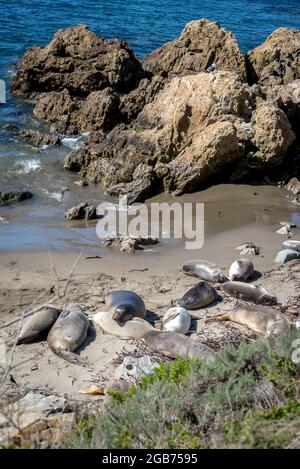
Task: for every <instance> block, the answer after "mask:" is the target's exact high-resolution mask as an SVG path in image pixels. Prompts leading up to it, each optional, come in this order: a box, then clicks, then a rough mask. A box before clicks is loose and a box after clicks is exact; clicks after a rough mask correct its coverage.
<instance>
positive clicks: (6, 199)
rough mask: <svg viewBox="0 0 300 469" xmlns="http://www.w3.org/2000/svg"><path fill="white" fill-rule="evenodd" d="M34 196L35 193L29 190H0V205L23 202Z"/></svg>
mask: <svg viewBox="0 0 300 469" xmlns="http://www.w3.org/2000/svg"><path fill="white" fill-rule="evenodd" d="M32 197H33V194H32V193H31V192H29V191H15V192H0V205H6V204H13V203H16V202H22V201H23V200H27V199H31V198H32Z"/></svg>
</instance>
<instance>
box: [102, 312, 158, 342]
mask: <svg viewBox="0 0 300 469" xmlns="http://www.w3.org/2000/svg"><path fill="white" fill-rule="evenodd" d="M93 321H94V322H95V323H96V324H98V325H99V326H100V327H101V329H102V330H103V331H104V332H106V333H107V334H111V335H114V336H116V337H119V338H120V339H140V338H141V337H143V336H144V335H145V334H146V333H147V332H149V331H151V330H155V329H154V327H153V326H151V324H150V323H149V322H147V321H145V319H142V318H138V317H134V318H132V319H130V320H128V321H124V322H121V323H119V322H117V321H115V320H114V319H113V317H112V315H111V313H109V312H107V311H99V312H97V313H96V314H94V316H93Z"/></svg>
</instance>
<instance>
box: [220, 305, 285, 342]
mask: <svg viewBox="0 0 300 469" xmlns="http://www.w3.org/2000/svg"><path fill="white" fill-rule="evenodd" d="M217 319H218V320H219V321H233V322H236V323H238V324H242V325H243V326H247V327H249V329H252V330H253V331H254V332H257V333H258V334H262V335H264V336H269V335H279V334H281V333H282V332H284V331H286V330H289V329H290V327H291V323H290V322H289V321H288V320H287V318H286V317H285V316H284V315H283V314H282V313H280V312H279V311H277V310H275V309H273V308H270V307H268V306H236V307H235V308H233V309H232V310H231V311H228V312H227V313H225V314H222V315H221V316H218V317H217Z"/></svg>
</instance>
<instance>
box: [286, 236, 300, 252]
mask: <svg viewBox="0 0 300 469" xmlns="http://www.w3.org/2000/svg"><path fill="white" fill-rule="evenodd" d="M282 246H283V248H284V249H291V250H292V251H296V252H299V253H300V241H297V240H295V239H287V240H286V241H283V243H282Z"/></svg>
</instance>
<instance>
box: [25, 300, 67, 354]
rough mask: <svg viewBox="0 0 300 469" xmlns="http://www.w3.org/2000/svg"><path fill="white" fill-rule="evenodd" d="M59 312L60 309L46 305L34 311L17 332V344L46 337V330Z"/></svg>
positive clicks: (47, 330) (48, 329)
mask: <svg viewBox="0 0 300 469" xmlns="http://www.w3.org/2000/svg"><path fill="white" fill-rule="evenodd" d="M60 313H61V309H60V308H57V307H56V306H52V305H48V306H45V307H44V308H43V309H41V310H40V311H37V312H36V313H34V314H33V315H32V316H30V318H28V319H27V321H25V323H24V325H23V327H22V330H21V332H20V334H19V337H18V341H17V345H20V344H29V343H30V342H35V341H36V340H40V339H43V338H46V337H47V334H48V332H49V331H50V329H51V327H52V326H53V324H54V323H55V321H56V320H57V318H58V317H59V315H60Z"/></svg>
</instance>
